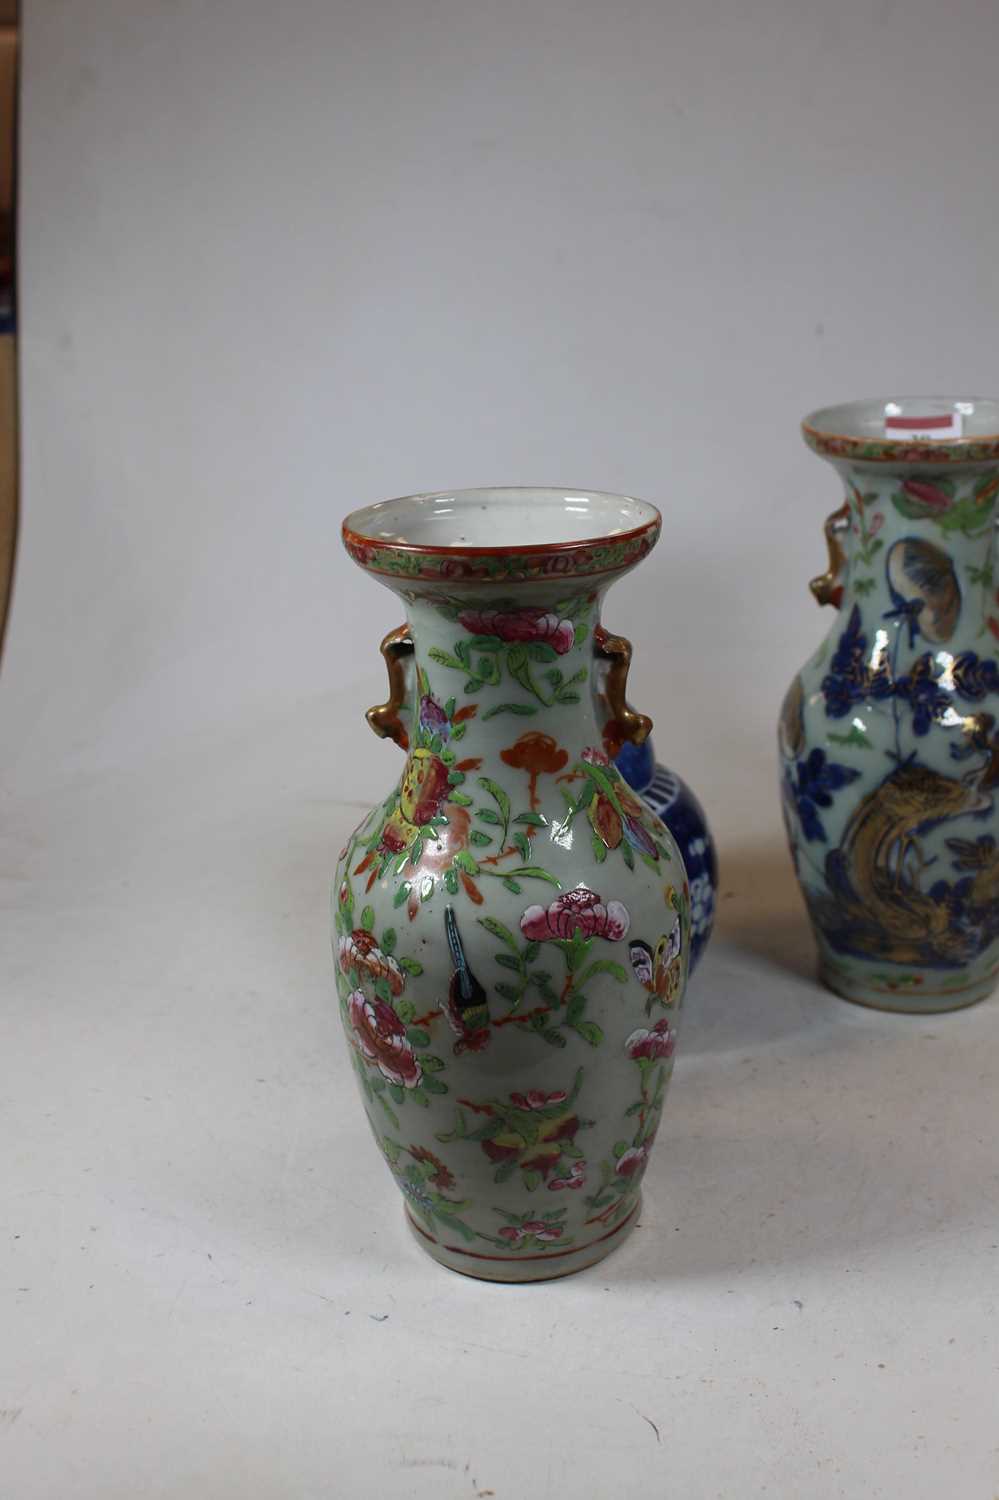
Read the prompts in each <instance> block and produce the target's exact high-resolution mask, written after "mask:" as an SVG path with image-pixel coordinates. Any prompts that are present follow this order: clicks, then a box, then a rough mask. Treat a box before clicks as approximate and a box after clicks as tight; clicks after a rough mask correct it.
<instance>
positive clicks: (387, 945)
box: [381, 927, 395, 953]
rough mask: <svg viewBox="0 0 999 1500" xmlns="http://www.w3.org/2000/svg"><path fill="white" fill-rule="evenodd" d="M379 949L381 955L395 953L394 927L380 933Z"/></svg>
mask: <svg viewBox="0 0 999 1500" xmlns="http://www.w3.org/2000/svg"><path fill="white" fill-rule="evenodd" d="M381 948H382V952H383V953H394V952H395V928H394V927H386V929H385V931H384V932H383V933H382V942H381Z"/></svg>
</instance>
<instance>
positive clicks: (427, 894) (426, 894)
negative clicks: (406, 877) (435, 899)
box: [420, 875, 434, 901]
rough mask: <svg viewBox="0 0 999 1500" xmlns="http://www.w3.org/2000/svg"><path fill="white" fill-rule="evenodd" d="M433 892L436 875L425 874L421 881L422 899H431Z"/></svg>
mask: <svg viewBox="0 0 999 1500" xmlns="http://www.w3.org/2000/svg"><path fill="white" fill-rule="evenodd" d="M433 893H434V877H433V876H432V875H424V877H423V879H422V880H421V881H420V900H421V901H429V900H430V898H431V896H432V895H433Z"/></svg>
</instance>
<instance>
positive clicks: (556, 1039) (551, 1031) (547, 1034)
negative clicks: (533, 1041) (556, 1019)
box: [541, 1026, 565, 1047]
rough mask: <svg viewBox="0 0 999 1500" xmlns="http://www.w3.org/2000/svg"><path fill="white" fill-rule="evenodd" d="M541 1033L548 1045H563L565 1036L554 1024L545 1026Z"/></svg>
mask: <svg viewBox="0 0 999 1500" xmlns="http://www.w3.org/2000/svg"><path fill="white" fill-rule="evenodd" d="M541 1035H542V1036H543V1038H544V1039H545V1041H546V1042H547V1043H548V1045H549V1046H550V1047H564V1046H565V1037H564V1036H563V1035H562V1033H561V1031H556V1030H555V1028H554V1026H547V1027H546V1028H545V1030H544V1031H543V1032H542V1033H541Z"/></svg>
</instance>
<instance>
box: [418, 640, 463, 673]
mask: <svg viewBox="0 0 999 1500" xmlns="http://www.w3.org/2000/svg"><path fill="white" fill-rule="evenodd" d="M427 655H428V656H429V657H430V660H431V661H436V662H439V663H440V665H441V666H442V667H456V668H457V669H458V671H459V672H460V671H461V670H462V663H461V662H460V661H456V660H455V658H454V657H453V656H448V654H447V652H446V651H442V650H441V648H440V647H439V646H431V648H430V650H429V651H428V652H427Z"/></svg>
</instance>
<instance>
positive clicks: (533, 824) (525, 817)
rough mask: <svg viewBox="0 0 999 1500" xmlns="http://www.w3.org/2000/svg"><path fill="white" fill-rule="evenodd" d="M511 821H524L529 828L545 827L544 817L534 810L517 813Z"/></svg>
mask: <svg viewBox="0 0 999 1500" xmlns="http://www.w3.org/2000/svg"><path fill="white" fill-rule="evenodd" d="M513 821H514V822H515V823H525V824H527V826H528V827H529V828H544V827H545V819H544V818H543V817H542V816H541V814H540V813H536V812H523V813H518V814H517V816H516V817H515V818H514V820H513Z"/></svg>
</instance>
